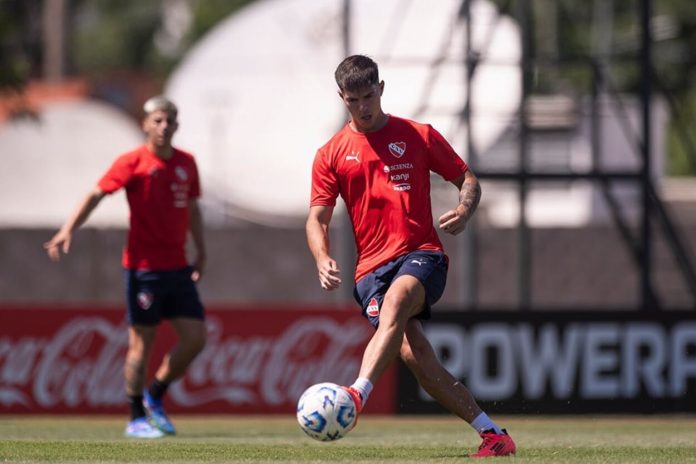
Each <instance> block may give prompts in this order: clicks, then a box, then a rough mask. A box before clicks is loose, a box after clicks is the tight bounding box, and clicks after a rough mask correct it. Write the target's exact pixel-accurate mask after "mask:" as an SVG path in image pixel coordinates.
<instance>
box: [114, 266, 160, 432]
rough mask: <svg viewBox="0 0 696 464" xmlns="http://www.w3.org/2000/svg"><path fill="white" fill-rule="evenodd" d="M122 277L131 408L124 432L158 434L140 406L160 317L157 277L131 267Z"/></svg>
mask: <svg viewBox="0 0 696 464" xmlns="http://www.w3.org/2000/svg"><path fill="white" fill-rule="evenodd" d="M124 277H125V280H126V303H127V308H128V322H129V324H130V327H129V329H128V351H127V353H126V360H125V365H124V372H123V373H124V377H125V381H126V394H127V396H128V401H129V403H130V410H131V420H130V422H129V423H128V425H127V426H126V436H128V437H133V438H159V437H162V436H164V434H163V433H162V431H160V430H159V429H158V428H157V427H154V426H153V425H152V424H151V423H150V421H149V420H148V417H147V414H146V411H145V408H144V406H143V388H144V386H145V381H146V370H147V365H148V361H149V359H150V354H151V352H152V347H153V345H154V341H155V333H156V327H157V324H158V323H159V321H160V315H159V301H160V298H159V297H158V291H157V290H158V288H157V279H156V275H155V274H154V273H152V272H149V271H137V270H133V269H128V270H126V271H125V272H124Z"/></svg>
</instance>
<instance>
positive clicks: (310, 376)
mask: <svg viewBox="0 0 696 464" xmlns="http://www.w3.org/2000/svg"><path fill="white" fill-rule="evenodd" d="M124 316H125V312H124V310H123V309H103V308H102V309H93V308H73V309H55V308H24V307H18V308H7V307H6V308H0V414H2V413H12V414H16V413H79V414H84V413H124V411H126V410H127V403H126V397H125V392H124V380H123V374H122V372H123V360H124V357H125V353H126V349H127V342H128V339H127V323H126V321H125V318H124ZM207 328H208V343H207V345H206V348H205V350H204V351H203V352H202V353H201V354H200V355H199V356H198V358H196V360H195V361H194V362H193V364H192V365H191V367H190V368H189V370H188V372H187V374H186V376H185V377H184V378H183V379H181V380H179V381H177V382H174V383H173V384H172V385H171V386H170V388H169V390H168V394H167V398H166V405H167V407H168V408H169V409H170V410H171V411H172V412H177V413H226V414H229V413H241V414H258V413H292V412H294V411H295V408H296V402H297V399H298V398H299V396H300V394H301V393H302V392H303V391H304V389H305V388H307V387H308V386H309V385H311V384H314V383H318V382H324V381H330V382H335V383H338V384H342V385H346V384H350V383H352V382H353V381H354V380H355V378H356V376H357V373H358V370H359V367H360V360H361V356H362V351H363V349H364V347H365V345H366V344H367V341H368V340H369V338H370V337H371V335H372V332H373V331H372V328H371V326H370V325H369V324H368V323H367V321H365V320H364V319H363V318H362V317H361V316H360V312H359V309H357V307H356V308H353V309H350V310H349V309H338V310H337V309H311V310H306V309H305V310H303V309H291V308H284V309H263V308H247V309H240V308H236V309H223V308H220V309H209V310H208V311H207ZM174 342H175V336H174V332H173V331H172V330H171V328H169V326H168V324H167V323H166V322H164V323H163V324H162V325H161V326H160V329H159V331H158V335H157V343H156V347H155V353H154V354H153V357H152V358H153V359H152V361H153V362H151V363H150V366H149V374H150V377H148V379H151V375H152V374H153V373H154V372H155V369H156V367H157V362H158V361H159V360H160V359H161V358H162V355H163V354H164V353H165V352H166V351H167V350H168V349H170V348H171V347H172V345H173V344H174ZM395 378H396V370H395V369H390V370H389V371H387V373H386V374H385V375H384V377H383V378H382V379H380V381H379V384H378V385H377V387H376V388H375V391H374V393H373V394H372V396H371V397H370V402H369V403H368V405H367V407H366V412H374V413H380V414H388V413H393V412H394V411H395V409H396V395H394V392H395V390H396V386H395Z"/></svg>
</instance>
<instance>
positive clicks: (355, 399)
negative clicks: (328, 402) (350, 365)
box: [341, 387, 363, 412]
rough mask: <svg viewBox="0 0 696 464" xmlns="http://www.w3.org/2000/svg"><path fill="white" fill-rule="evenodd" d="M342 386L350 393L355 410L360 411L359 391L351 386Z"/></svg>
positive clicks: (360, 398)
mask: <svg viewBox="0 0 696 464" xmlns="http://www.w3.org/2000/svg"><path fill="white" fill-rule="evenodd" d="M341 388H343V389H344V390H345V391H346V392H348V394H349V395H350V397H351V398H353V403H355V412H360V411H362V407H363V405H362V403H363V401H362V396H360V392H359V391H358V390H356V389H355V388H353V387H341Z"/></svg>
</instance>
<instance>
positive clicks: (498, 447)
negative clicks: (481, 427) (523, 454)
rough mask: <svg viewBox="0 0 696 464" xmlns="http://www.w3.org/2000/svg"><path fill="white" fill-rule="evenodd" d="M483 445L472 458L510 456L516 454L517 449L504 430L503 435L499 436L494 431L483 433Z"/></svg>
mask: <svg viewBox="0 0 696 464" xmlns="http://www.w3.org/2000/svg"><path fill="white" fill-rule="evenodd" d="M481 438H482V439H483V443H481V446H479V449H478V451H477V452H475V453H474V454H472V455H471V456H470V457H472V458H488V457H493V456H509V455H511V454H515V451H516V450H517V447H516V446H515V442H514V441H512V438H511V437H510V435H508V433H507V431H506V430H505V429H503V433H501V434H497V433H495V432H494V431H492V430H488V431H486V432H482V433H481Z"/></svg>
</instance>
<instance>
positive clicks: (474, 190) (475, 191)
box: [439, 169, 481, 235]
mask: <svg viewBox="0 0 696 464" xmlns="http://www.w3.org/2000/svg"><path fill="white" fill-rule="evenodd" d="M452 183H453V184H454V185H455V186H457V188H458V189H459V204H458V205H457V207H456V208H455V209H452V210H449V211H447V212H446V213H445V214H443V215H442V216H440V220H439V223H440V229H442V230H443V231H445V232H446V233H448V234H452V235H456V234H458V233H460V232H462V231H463V230H464V229H465V228H466V224H467V222H468V221H469V219H470V218H471V216H473V214H474V212H475V211H476V208H477V207H478V204H479V201H480V200H481V184H479V181H478V179H477V178H476V176H475V175H474V173H473V172H471V170H470V169H468V170H467V171H466V172H465V173H464V174H462V175H461V176H460V177H458V178H457V179H454V180H453V181H452Z"/></svg>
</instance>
